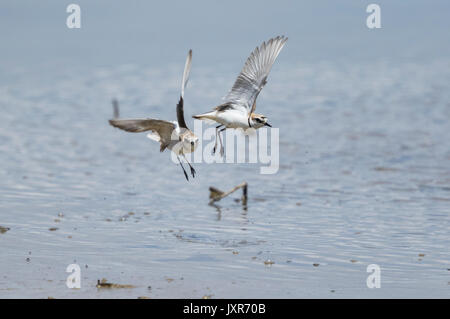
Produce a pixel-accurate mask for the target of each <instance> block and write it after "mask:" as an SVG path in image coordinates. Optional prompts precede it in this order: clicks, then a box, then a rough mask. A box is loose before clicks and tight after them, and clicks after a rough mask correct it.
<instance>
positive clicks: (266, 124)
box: [264, 123, 272, 127]
mask: <svg viewBox="0 0 450 319" xmlns="http://www.w3.org/2000/svg"><path fill="white" fill-rule="evenodd" d="M264 125H265V126H268V127H272V125H270V124H269V123H264Z"/></svg>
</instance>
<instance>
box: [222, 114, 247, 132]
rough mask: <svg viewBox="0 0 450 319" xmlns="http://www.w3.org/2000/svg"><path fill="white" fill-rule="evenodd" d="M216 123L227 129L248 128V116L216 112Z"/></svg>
mask: <svg viewBox="0 0 450 319" xmlns="http://www.w3.org/2000/svg"><path fill="white" fill-rule="evenodd" d="M217 113H218V114H217V115H216V117H217V119H216V121H217V122H219V123H220V124H223V125H225V126H226V127H229V128H244V129H247V128H249V126H248V115H246V114H244V113H243V112H240V111H235V110H227V111H225V112H217Z"/></svg>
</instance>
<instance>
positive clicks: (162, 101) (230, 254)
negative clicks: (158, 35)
mask: <svg viewBox="0 0 450 319" xmlns="http://www.w3.org/2000/svg"><path fill="white" fill-rule="evenodd" d="M194 61H195V58H194ZM280 61H282V59H280ZM181 62H182V61H180V63H179V64H174V65H162V66H160V67H150V66H142V65H137V64H136V65H135V64H128V65H121V66H117V67H94V68H86V69H82V70H80V69H76V70H75V69H74V70H72V72H66V70H64V72H63V71H60V72H59V71H57V70H52V71H49V72H48V73H45V74H41V73H38V72H33V71H26V70H14V69H12V70H10V71H9V72H10V73H9V74H5V73H4V79H5V78H8V79H9V81H8V82H6V81H2V84H1V85H0V107H1V110H2V115H1V116H2V125H1V126H0V141H1V142H0V163H1V164H0V193H1V201H0V226H4V227H8V228H10V229H9V230H8V231H6V232H4V233H0V245H1V249H0V260H1V262H0V274H1V275H0V297H6V298H12V297H32V298H46V297H48V296H51V297H56V298H81V297H96V298H109V297H112V298H136V297H139V296H147V297H151V298H158V297H169V298H173V297H183V298H184V297H187V298H200V297H202V296H205V295H209V296H212V297H213V298H228V297H229V298H248V297H256V298H285V297H287V298H304V297H322V298H339V297H353V298H360V297H368V298H372V297H374V298H380V297H386V298H391V297H406V298H416V297H438V298H442V297H446V298H448V297H450V294H449V282H450V277H449V274H450V271H449V269H450V252H449V249H448V247H449V246H450V240H449V238H450V237H449V226H450V217H449V212H450V209H449V208H450V134H449V127H450V120H449V118H450V104H449V101H450V93H449V91H448V89H447V88H448V86H449V84H450V73H449V72H448V70H449V69H450V68H449V67H450V61H449V60H445V59H444V60H442V59H441V60H435V61H434V62H427V63H410V62H403V63H395V64H394V63H389V62H383V61H381V62H376V63H371V64H362V63H361V64H354V63H346V64H345V63H333V62H323V63H315V64H308V63H304V64H300V63H296V64H289V65H288V64H287V63H279V65H277V66H276V67H274V69H273V71H272V73H271V76H270V81H269V84H268V85H267V86H266V88H265V89H264V91H263V92H262V93H261V95H260V97H259V100H258V101H259V105H258V109H257V110H258V111H259V112H261V113H264V114H266V115H267V116H268V117H269V119H270V122H271V123H272V125H273V126H274V127H277V128H279V130H280V169H279V171H278V173H277V174H275V175H261V174H259V167H260V165H259V164H195V167H196V169H197V172H198V175H197V177H196V178H195V179H193V180H191V181H190V182H186V181H185V180H184V177H183V175H182V172H181V170H180V168H179V167H177V165H175V164H174V163H172V162H171V160H170V155H169V154H168V153H166V152H165V153H160V152H159V147H158V145H157V144H156V143H154V142H152V141H150V140H148V139H147V138H146V137H145V134H129V133H125V132H122V131H119V130H117V129H114V128H112V127H110V126H109V125H108V123H107V119H109V118H110V117H111V114H112V109H111V105H110V101H111V99H112V98H113V97H116V98H118V99H119V103H120V106H121V108H120V109H121V115H122V116H124V117H138V116H154V117H158V118H162V119H170V120H174V119H175V113H174V110H175V103H176V102H177V97H178V87H179V81H180V75H181V71H182V67H183V65H182V63H181ZM218 70H219V71H218ZM236 73H237V70H236V71H235V70H234V69H233V68H227V67H226V65H222V66H218V67H212V66H211V67H206V66H199V67H197V68H196V67H195V63H194V67H193V71H192V77H191V82H190V84H189V87H188V89H187V91H186V106H185V110H186V113H187V116H190V115H192V114H196V113H200V112H203V111H205V110H207V109H209V108H210V107H212V106H214V105H216V104H218V103H219V102H220V98H221V97H222V96H223V95H224V94H225V93H226V91H227V90H228V88H229V86H230V85H231V83H232V80H233V78H234V76H235V75H236ZM189 118H190V117H189ZM188 123H189V124H190V125H192V121H191V119H189V120H188ZM242 181H247V182H248V183H249V200H248V208H247V209H246V210H245V209H243V207H242V205H241V203H239V202H236V201H235V200H234V199H238V198H239V197H240V193H239V192H236V193H235V194H233V195H231V196H230V197H228V198H225V199H223V200H222V201H220V202H219V203H217V205H218V207H212V206H209V205H208V196H209V194H208V187H209V186H215V187H217V188H219V189H222V190H228V189H231V188H232V187H233V186H235V185H237V184H239V183H241V182H242ZM130 212H131V214H130ZM52 227H56V228H57V230H53V231H50V230H49V229H50V228H52ZM27 258H28V259H27ZM269 260H270V261H272V262H274V263H273V264H272V265H267V264H265V262H267V261H269ZM72 263H76V264H78V265H80V267H81V274H82V276H81V277H82V281H81V286H82V287H81V289H79V290H73V289H68V288H67V287H66V278H67V276H68V275H69V274H68V273H66V272H65V270H66V267H67V266H68V265H69V264H72ZM314 264H316V266H314ZM317 264H318V265H317ZM369 264H378V265H379V266H380V267H381V288H380V289H369V288H367V286H366V278H367V276H368V275H369V273H367V272H366V268H367V266H368V265H369ZM102 278H106V279H107V280H108V281H110V282H113V283H118V284H129V285H134V286H135V288H133V289H97V288H96V287H95V286H96V283H97V280H98V279H102Z"/></svg>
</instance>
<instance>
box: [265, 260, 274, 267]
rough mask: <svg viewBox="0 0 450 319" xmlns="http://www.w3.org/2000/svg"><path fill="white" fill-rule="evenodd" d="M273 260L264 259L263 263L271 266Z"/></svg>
mask: <svg viewBox="0 0 450 319" xmlns="http://www.w3.org/2000/svg"><path fill="white" fill-rule="evenodd" d="M274 263H275V262H274V261H273V260H270V259H267V260H265V261H264V265H266V266H272V265H273V264H274Z"/></svg>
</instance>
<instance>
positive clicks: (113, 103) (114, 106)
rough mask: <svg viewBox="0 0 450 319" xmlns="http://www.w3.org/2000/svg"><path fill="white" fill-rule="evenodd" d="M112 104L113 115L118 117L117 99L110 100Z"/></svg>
mask: <svg viewBox="0 0 450 319" xmlns="http://www.w3.org/2000/svg"><path fill="white" fill-rule="evenodd" d="M112 105H113V110H114V113H113V117H114V118H115V119H118V118H119V116H120V112H119V102H118V101H117V99H113V100H112Z"/></svg>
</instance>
